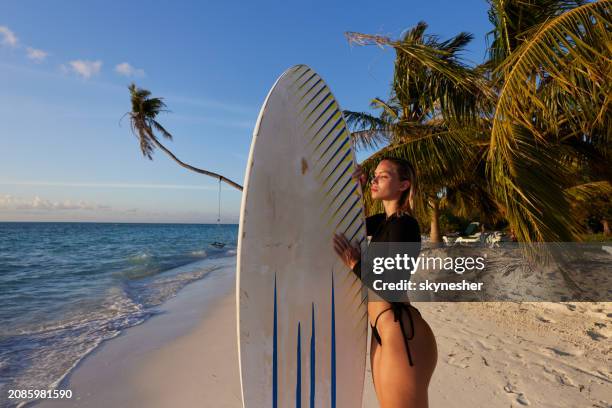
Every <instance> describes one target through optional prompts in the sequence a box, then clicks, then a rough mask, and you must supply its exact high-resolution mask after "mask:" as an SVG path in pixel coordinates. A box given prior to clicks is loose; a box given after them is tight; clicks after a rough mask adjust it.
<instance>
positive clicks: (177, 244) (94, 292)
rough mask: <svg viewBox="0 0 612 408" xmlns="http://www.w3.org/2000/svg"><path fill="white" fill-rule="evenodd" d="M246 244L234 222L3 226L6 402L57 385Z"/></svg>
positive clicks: (1, 320) (0, 297)
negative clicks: (15, 394)
mask: <svg viewBox="0 0 612 408" xmlns="http://www.w3.org/2000/svg"><path fill="white" fill-rule="evenodd" d="M237 237H238V225H235V224H234V225H214V224H112V223H0V393H1V394H2V396H3V398H4V397H5V396H6V395H7V390H9V389H26V390H27V389H51V388H54V387H56V386H58V385H59V384H60V383H61V381H62V379H63V378H65V377H66V375H67V374H68V373H69V372H70V370H71V369H72V368H74V367H75V366H76V364H77V363H78V362H79V361H80V360H82V359H83V358H84V357H85V356H86V355H87V354H89V353H90V352H91V351H93V350H94V349H95V348H96V347H98V346H99V345H100V343H102V342H103V341H104V340H108V339H111V338H113V337H116V336H117V335H119V334H120V333H121V331H122V330H125V329H126V328H128V327H131V326H134V325H137V324H140V323H142V322H144V321H145V320H146V319H148V318H150V317H151V316H153V315H154V314H155V313H156V307H157V306H159V305H161V304H162V303H163V302H165V301H166V300H168V299H169V298H171V297H173V296H174V295H175V294H176V293H177V292H178V291H179V290H181V288H183V287H185V285H188V284H189V283H191V282H194V281H196V280H198V279H202V278H204V277H205V276H206V273H207V272H208V271H209V270H210V269H211V266H210V265H211V264H213V265H214V261H213V262H211V260H214V259H216V258H222V257H233V256H236V244H237ZM215 241H218V242H223V243H225V244H226V245H225V246H224V247H223V248H216V247H215V246H212V245H210V244H211V243H213V242H215ZM203 261H204V262H203ZM5 402H6V401H3V402H0V406H2V404H4V403H5Z"/></svg>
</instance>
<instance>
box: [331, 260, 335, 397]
mask: <svg viewBox="0 0 612 408" xmlns="http://www.w3.org/2000/svg"><path fill="white" fill-rule="evenodd" d="M331 295H332V296H331V356H330V357H331V362H330V363H331V401H330V403H331V407H332V408H336V310H335V308H336V305H335V302H336V299H335V297H334V272H333V270H332V293H331Z"/></svg>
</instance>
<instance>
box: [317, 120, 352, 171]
mask: <svg viewBox="0 0 612 408" xmlns="http://www.w3.org/2000/svg"><path fill="white" fill-rule="evenodd" d="M340 120H342V118H340ZM334 129H336V126H334V127H333V128H332V131H333V130H334ZM345 131H346V128H345V127H342V128H341V129H340V130H339V131H338V133H336V136H335V137H334V139H333V140H332V141H331V143H330V144H329V145H328V146H327V148H326V149H325V150H324V151H323V153H321V155H320V156H319V159H318V160H317V163H318V162H320V161H321V159H322V158H323V156H325V155H326V154H327V152H328V151H329V149H331V148H332V146H333V145H334V144H335V143H336V141H337V140H338V138H340V136H342V134H343V133H344V132H345ZM327 137H328V136H325V138H327ZM324 140H325V139H323V140H322V141H321V142H323V141H324ZM315 151H316V150H315ZM332 157H333V155H332Z"/></svg>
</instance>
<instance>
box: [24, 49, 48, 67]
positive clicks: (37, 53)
mask: <svg viewBox="0 0 612 408" xmlns="http://www.w3.org/2000/svg"><path fill="white" fill-rule="evenodd" d="M26 52H27V53H28V58H29V59H31V60H32V61H34V62H35V63H37V64H40V63H41V62H43V61H44V60H45V59H46V58H47V57H48V56H49V53H48V52H46V51H43V50H38V49H36V48H32V47H28V48H27V49H26Z"/></svg>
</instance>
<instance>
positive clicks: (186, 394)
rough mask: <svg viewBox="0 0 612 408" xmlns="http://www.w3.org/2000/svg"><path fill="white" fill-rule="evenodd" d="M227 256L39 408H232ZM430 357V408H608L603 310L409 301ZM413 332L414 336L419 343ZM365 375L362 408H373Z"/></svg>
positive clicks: (600, 306) (610, 381)
mask: <svg viewBox="0 0 612 408" xmlns="http://www.w3.org/2000/svg"><path fill="white" fill-rule="evenodd" d="M234 278H235V258H231V259H230V261H228V262H227V263H226V264H224V265H223V267H222V268H220V269H218V270H215V271H213V272H211V273H210V274H209V275H208V276H207V277H205V278H204V279H201V280H200V281H197V282H195V283H193V284H191V285H189V286H187V287H186V288H185V289H183V290H182V291H181V292H180V293H179V294H178V296H176V297H175V298H173V299H171V300H169V301H168V302H167V303H166V304H164V305H163V313H162V314H160V315H158V316H155V317H153V318H151V319H149V320H148V321H146V322H145V323H143V324H141V325H140V326H136V327H133V328H130V329H128V330H126V331H125V332H124V333H123V334H122V335H120V336H118V337H117V338H115V339H112V340H110V341H107V342H106V343H104V344H103V345H102V346H101V347H100V348H99V349H98V350H96V351H95V352H94V353H92V355H90V356H88V357H87V358H85V359H84V360H83V361H82V362H81V364H80V365H79V366H78V367H77V368H76V369H75V370H74V372H73V373H72V374H71V375H70V377H69V378H68V379H67V382H66V383H65V384H64V385H63V386H62V388H65V389H71V390H72V392H73V397H72V399H71V400H63V401H44V402H41V403H38V404H36V406H37V407H44V408H47V407H92V408H96V407H99V408H103V407H104V408H106V407H111V406H112V407H151V408H162V407H191V406H204V407H215V408H223V407H241V406H242V405H241V401H240V381H239V374H238V355H237V348H236V317H235V292H234V291H235V286H234V285H235V281H234ZM415 306H416V307H417V308H418V309H419V310H420V311H421V313H422V314H423V316H424V318H425V319H426V320H427V321H428V322H429V324H430V325H431V327H432V329H433V331H434V333H435V335H436V338H437V342H438V351H439V360H438V366H437V368H436V371H435V373H434V378H433V380H432V383H431V385H430V389H429V395H430V407H445V408H455V407H456V408H463V407H487V408H488V407H491V408H495V407H500V408H501V407H504V408H507V407H523V406H533V407H544V408H546V407H568V408H569V407H572V408H573V407H598V408H604V407H608V408H609V407H611V406H612V372H611V367H612V364H611V357H612V355H611V353H610V349H611V345H612V342H610V336H612V323H611V321H612V319H611V317H612V303H563V304H561V303H522V304H519V303H415ZM416 335H418V333H417V334H416ZM377 406H378V404H377V402H376V395H375V394H374V390H373V387H372V383H371V373H370V371H369V369H368V372H367V373H366V389H365V394H364V403H363V407H365V408H371V407H377Z"/></svg>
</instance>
